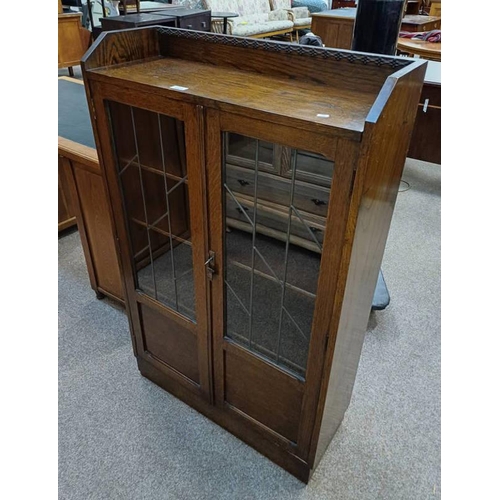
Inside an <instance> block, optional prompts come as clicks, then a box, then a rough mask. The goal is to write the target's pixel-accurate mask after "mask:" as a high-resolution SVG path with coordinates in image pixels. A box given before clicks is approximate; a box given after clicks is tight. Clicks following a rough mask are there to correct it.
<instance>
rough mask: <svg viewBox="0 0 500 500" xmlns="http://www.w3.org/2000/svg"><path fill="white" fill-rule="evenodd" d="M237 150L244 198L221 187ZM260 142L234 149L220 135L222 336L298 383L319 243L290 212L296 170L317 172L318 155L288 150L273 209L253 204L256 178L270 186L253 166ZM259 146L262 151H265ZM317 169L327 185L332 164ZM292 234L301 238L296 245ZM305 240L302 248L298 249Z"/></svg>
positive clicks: (229, 137) (305, 218)
mask: <svg viewBox="0 0 500 500" xmlns="http://www.w3.org/2000/svg"><path fill="white" fill-rule="evenodd" d="M238 142H239V143H241V144H244V151H243V150H242V154H243V155H244V156H245V157H246V158H248V155H249V151H250V149H251V150H252V154H253V159H254V161H253V165H252V167H251V171H252V177H248V176H247V177H246V179H247V181H246V182H245V184H244V193H243V192H242V190H239V189H238V183H233V184H232V185H231V186H232V187H230V186H229V185H228V182H227V179H228V176H227V173H228V171H230V169H232V168H234V167H233V165H232V164H231V161H234V158H235V156H236V155H237V151H236V150H235V149H236V148H235V144H237V143H238ZM260 142H261V141H258V140H256V139H250V138H245V140H244V141H242V140H240V141H235V139H234V134H225V135H224V151H225V154H224V162H223V171H224V176H223V179H224V182H223V190H224V195H223V199H224V203H225V207H224V209H225V211H224V213H225V223H226V233H225V266H224V273H225V275H224V283H225V319H226V336H227V337H229V338H231V339H232V340H233V341H235V342H237V343H238V344H240V345H242V346H244V347H245V348H247V349H249V350H250V351H251V352H253V353H255V354H256V355H258V356H261V357H264V358H266V359H267V360H269V361H272V362H273V363H275V364H277V365H278V366H280V367H282V368H284V369H285V370H287V371H289V372H292V373H293V374H294V375H295V376H297V377H299V378H303V377H304V376H305V371H306V364H307V356H308V352H309V341H310V334H311V327H312V321H313V315H314V306H315V299H316V288H317V281H318V275H319V265H320V260H321V252H322V240H321V238H319V237H318V232H317V230H316V228H315V227H312V226H311V221H310V216H309V215H308V214H307V213H305V212H304V210H300V209H298V208H297V207H296V206H295V201H296V196H297V194H296V186H297V172H298V171H299V169H298V165H301V166H302V168H306V167H305V166H306V164H307V162H308V161H315V162H316V164H317V163H318V155H315V154H312V153H308V152H306V151H301V150H300V151H299V150H293V149H292V150H291V154H290V155H289V156H290V164H289V165H283V166H281V171H282V172H283V173H285V172H290V178H289V180H287V181H282V180H281V179H280V182H281V184H280V186H281V187H280V189H281V190H282V189H283V188H282V186H283V182H285V183H286V184H285V185H287V186H288V192H287V198H286V204H285V205H283V196H281V197H280V203H281V204H280V205H279V206H277V204H275V203H273V202H272V201H269V200H263V199H262V198H261V197H259V184H262V182H263V178H264V177H262V176H267V177H266V179H267V182H269V174H268V173H263V171H262V170H263V165H265V164H264V163H263V162H262V160H261V158H260V155H261V154H262V151H263V147H262V144H260ZM250 145H251V147H250ZM265 145H266V148H267V147H268V145H269V143H266V144H265ZM281 147H282V146H281ZM308 159H309V160H308ZM321 161H322V162H324V164H325V168H324V172H323V174H324V175H325V176H327V177H329V178H330V179H331V176H332V173H333V162H329V161H328V160H326V159H324V158H323V157H322V158H321ZM264 168H265V167H264ZM314 168H317V166H314ZM276 174H277V175H280V173H279V172H276ZM248 179H253V180H252V181H250V180H248ZM318 219H320V218H318V217H316V218H315V221H316V222H317V221H318ZM296 234H300V235H301V238H296ZM304 235H305V237H304ZM306 239H307V242H308V244H307V245H304V244H300V242H301V241H305V240H306ZM320 240H321V241H320ZM305 246H306V247H308V248H304V247H305Z"/></svg>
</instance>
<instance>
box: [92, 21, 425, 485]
mask: <svg viewBox="0 0 500 500" xmlns="http://www.w3.org/2000/svg"><path fill="white" fill-rule="evenodd" d="M130 33H132V34H130V35H129V34H126V33H119V34H116V35H113V34H111V35H110V36H109V38H104V37H103V38H101V39H100V41H98V43H97V44H96V46H97V48H94V49H93V51H91V53H89V54H88V55H87V59H86V61H85V64H84V65H83V74H84V79H85V82H86V85H87V91H88V99H89V106H90V107H91V109H92V110H93V111H94V113H92V118H93V124H94V127H95V131H96V133H97V143H98V149H99V157H100V160H101V162H102V164H103V166H104V180H105V185H106V189H107V192H108V195H109V198H110V200H111V206H112V213H113V219H114V223H115V226H116V231H117V237H118V240H119V250H120V256H121V261H122V271H123V276H124V280H125V285H126V302H127V310H128V315H129V321H130V326H131V334H132V339H133V343H134V348H135V353H136V355H137V360H138V365H139V369H140V371H141V373H142V374H143V375H144V376H146V377H148V378H149V379H151V380H153V381H154V382H156V383H157V384H159V385H160V386H162V387H163V388H165V389H167V390H168V391H170V392H171V393H172V394H174V395H175V396H177V397H179V398H181V399H182V400H183V401H185V402H187V403H188V404H190V405H191V406H193V407H194V408H196V409H197V410H199V411H201V412H202V413H203V414H205V415H207V416H208V417H209V418H211V419H213V420H215V421H216V422H218V423H219V424H220V425H222V426H223V427H225V428H226V429H228V430H229V431H230V432H232V433H234V434H236V435H237V436H239V437H240V438H241V439H243V440H244V441H245V442H247V443H249V444H250V445H251V446H253V447H255V448H256V449H258V450H259V451H260V452H262V453H263V454H264V455H265V456H267V457H269V458H270V459H272V460H273V461H275V462H276V463H278V464H279V465H281V466H282V467H284V468H286V470H288V471H289V472H291V473H292V474H294V475H295V476H297V477H298V478H299V479H300V480H302V481H305V482H307V481H308V480H309V477H310V474H311V471H312V470H314V467H315V466H316V465H317V463H318V462H319V459H320V458H321V456H322V454H323V453H324V451H325V449H326V447H327V446H328V443H329V442H330V440H331V438H332V437H333V435H334V433H335V430H336V428H337V427H338V425H339V423H340V421H341V419H342V416H343V414H344V412H345V409H346V408H347V406H348V404H349V400H350V397H351V393H352V387H353V384H354V380H355V376H356V370H357V363H358V361H359V355H360V352H361V346H362V341H363V337H364V331H365V329H366V323H367V319H368V315H369V312H370V310H371V300H372V296H373V290H374V287H375V282H376V277H377V275H378V271H379V269H380V262H381V260H382V256H383V251H384V246H385V241H386V238H387V233H388V229H389V225H390V220H391V216H392V211H393V207H394V202H395V197H396V194H397V187H398V182H399V178H400V176H401V171H402V168H403V164H404V159H405V156H406V152H407V150H408V144H409V138H410V134H411V129H412V126H413V121H414V118H415V113H416V109H417V104H418V96H419V94H420V90H421V85H422V81H423V76H424V70H425V63H422V62H419V61H411V60H404V61H403V60H402V59H400V58H391V57H387V56H373V55H363V54H354V53H346V52H342V51H331V50H328V49H314V50H309V49H307V48H305V49H304V48H302V47H299V46H296V47H292V46H288V45H287V44H276V43H274V42H256V41H254V40H252V41H247V40H244V39H238V38H237V37H226V36H223V35H212V34H204V33H202V34H200V33H197V32H186V31H183V30H171V29H169V28H144V29H141V30H136V31H131V32H130ZM141 41H142V42H143V47H132V46H131V45H132V42H134V43H135V42H137V43H141ZM127 51H128V52H129V55H127ZM110 53H111V54H110ZM113 54H114V55H113ZM141 54H142V56H141ZM173 85H178V86H182V87H186V88H185V89H180V90H175V89H172V88H170V87H171V86H173ZM110 101H114V102H117V103H122V104H124V105H127V106H133V107H134V109H137V108H141V109H142V110H148V111H151V112H153V113H155V115H154V116H156V113H163V114H165V115H167V116H170V117H173V118H175V119H177V120H179V121H180V122H182V123H184V134H180V135H183V137H184V141H185V142H184V144H185V147H186V153H187V160H186V165H185V168H186V169H187V173H188V184H187V186H188V188H189V196H186V197H184V198H183V200H182V201H179V205H178V208H177V210H180V212H181V213H184V214H185V218H184V219H183V220H184V221H185V222H187V220H188V218H187V212H189V231H188V226H187V225H186V231H185V233H189V235H190V237H191V242H192V250H193V270H194V280H195V290H196V292H195V301H196V322H193V321H188V320H187V319H186V318H185V317H184V316H182V315H181V314H180V313H177V312H175V311H173V310H170V309H169V308H168V307H166V306H165V304H163V303H161V302H160V301H159V300H155V299H154V298H152V297H149V296H148V295H147V294H146V293H145V292H141V291H140V290H137V289H136V283H135V271H136V269H135V267H136V266H137V263H136V262H135V260H134V255H135V251H136V250H137V248H134V246H133V245H132V243H131V237H133V231H134V230H131V229H130V224H129V221H127V216H126V213H125V212H124V205H125V206H126V205H127V203H131V204H132V205H134V204H135V203H137V201H134V200H135V198H137V193H135V194H134V191H133V189H134V186H135V184H136V182H132V181H130V186H129V190H130V192H131V195H130V199H129V200H127V197H126V196H125V194H124V193H122V192H121V190H120V182H119V178H118V174H117V169H116V162H117V161H118V162H120V161H121V159H120V158H119V157H118V158H117V157H116V155H115V153H114V146H116V145H118V144H120V142H122V143H124V144H125V146H123V147H122V148H121V150H122V151H123V156H124V157H126V158H127V157H129V156H130V154H131V151H129V150H127V146H126V144H129V143H130V142H131V141H132V139H133V141H134V142H136V143H137V137H138V136H140V135H141V133H139V134H137V133H136V134H135V137H132V136H131V133H130V127H129V126H128V125H127V120H126V118H125V115H124V117H123V120H119V121H120V123H121V125H118V126H117V127H115V128H116V130H118V131H119V135H120V136H121V138H116V137H115V138H113V134H112V131H111V126H110V120H109V119H110V116H109V114H108V111H109V109H110V106H111V107H112V105H110V104H109V102H110ZM326 109H328V110H329V111H328V112H327V113H326V114H328V115H329V116H327V117H321V116H318V114H322V113H324V112H325V110H326ZM145 113H146V111H145ZM138 114H139V115H140V114H141V113H140V112H139V113H138ZM146 115H147V113H146ZM117 116H118V115H117ZM111 120H113V117H112V116H111ZM142 124H143V125H142V128H141V131H142V133H143V134H145V135H146V137H147V139H139V142H141V141H143V140H144V141H145V142H144V144H145V146H144V147H145V153H144V154H143V155H142V156H143V159H144V161H145V162H146V164H145V165H142V166H141V167H140V169H142V170H145V171H146V172H148V175H150V177H149V178H150V180H149V181H147V182H149V183H150V185H148V191H149V190H151V192H152V193H153V194H152V195H151V197H150V198H149V199H148V201H145V202H144V203H145V205H146V206H147V205H148V204H151V212H152V213H158V214H160V213H161V211H162V210H160V208H161V203H162V202H161V200H160V199H159V197H157V196H156V195H155V194H154V186H155V183H156V182H157V179H158V178H159V175H158V172H159V169H158V164H157V163H155V161H156V160H155V158H156V159H157V157H158V151H157V147H156V146H155V142H159V137H156V136H155V132H154V127H152V126H150V124H148V121H147V120H146V119H145V120H143V121H142ZM116 130H115V132H116ZM225 133H234V134H239V135H241V136H244V137H247V138H255V139H259V140H261V141H265V142H268V143H272V144H275V146H269V147H270V148H272V151H267V153H266V158H267V159H266V161H267V163H265V164H263V170H262V172H261V173H260V174H259V175H260V177H259V179H268V178H270V176H276V178H279V182H280V184H279V185H280V186H283V191H286V188H287V186H289V183H290V175H291V158H292V154H291V151H292V149H293V148H297V149H299V150H302V151H309V152H311V153H314V154H320V155H323V156H324V157H325V158H326V159H327V160H329V161H331V162H334V168H333V178H332V180H331V184H328V182H327V181H326V179H328V176H329V175H332V174H331V172H332V169H331V167H330V170H329V173H327V172H322V171H321V168H319V167H314V168H313V169H312V171H310V172H308V173H307V176H306V177H305V178H306V179H307V182H309V181H312V182H315V180H317V179H321V183H318V184H317V185H316V187H315V188H313V185H312V184H311V185H309V184H307V182H304V181H303V180H302V179H300V180H298V181H297V183H298V184H297V185H298V186H299V189H298V194H299V199H298V203H299V205H300V207H299V209H300V210H302V211H303V213H304V220H308V221H309V220H310V221H311V224H313V225H314V226H315V229H317V230H319V231H321V241H322V244H323V245H322V248H323V249H322V259H321V263H320V269H319V281H318V284H317V286H315V291H316V294H315V295H316V298H315V304H314V314H313V315H312V327H310V340H309V345H308V349H309V350H308V358H307V367H306V370H305V376H304V371H302V372H301V373H298V372H297V373H296V372H294V371H293V367H292V368H291V367H290V366H291V365H290V366H285V365H283V364H278V362H279V356H278V357H277V358H273V357H270V356H268V354H267V351H266V350H265V349H263V350H260V351H259V350H254V351H252V349H250V348H249V346H248V345H247V344H245V343H244V342H240V343H239V342H238V341H237V340H236V338H229V333H228V332H227V329H226V324H225V314H226V313H225V307H226V306H225V305H224V304H225V293H226V288H225V278H224V276H225V265H226V264H225V255H224V252H225V246H224V245H225V237H226V236H225V235H226V230H227V227H228V226H231V224H232V225H233V226H232V227H237V228H239V229H243V230H248V229H249V228H246V229H245V227H243V225H244V224H247V225H249V223H248V221H246V222H245V221H244V220H243V219H241V218H239V217H238V215H237V213H238V211H237V208H240V207H238V206H237V205H236V206H235V207H234V209H235V211H234V213H233V212H231V210H232V209H231V206H230V205H229V204H228V208H227V210H228V211H227V212H226V213H224V208H223V207H224V200H225V188H223V182H224V181H225V180H223V177H222V171H221V170H222V168H221V167H222V165H223V161H222V159H223V153H225V152H224V151H223V137H224V134H225ZM175 135H176V133H175V132H174V129H172V130H171V131H170V133H169V136H170V137H175ZM177 144H179V143H178V142H177ZM182 147H183V146H182ZM182 147H181V146H179V148H182ZM118 149H120V148H118ZM268 149H269V148H268ZM270 155H271V156H270ZM118 156H119V155H118ZM174 156H175V155H174ZM271 157H272V160H270V159H269V158H271ZM231 158H232V159H234V160H236V161H235V163H234V165H233V166H232V167H230V168H229V172H230V175H229V182H230V183H231V185H232V186H233V188H234V190H235V193H236V194H235V196H237V197H238V198H237V199H238V200H239V201H240V205H241V206H246V207H247V208H248V210H249V211H250V210H252V209H253V207H255V204H257V208H258V209H260V210H261V213H262V214H265V215H266V217H263V218H262V219H261V220H260V221H257V224H256V228H257V231H258V232H262V233H263V234H266V235H268V236H269V237H274V238H276V239H278V240H279V239H280V236H279V235H283V234H286V231H285V229H286V228H285V224H284V222H285V221H286V210H285V209H284V206H285V198H284V196H283V193H281V192H280V191H279V190H278V191H277V192H276V193H274V194H273V193H272V188H271V187H270V185H267V184H266V183H264V184H263V185H264V191H263V193H264V197H263V198H260V199H257V200H256V201H255V202H254V204H253V205H252V197H253V196H255V191H254V193H253V194H252V193H251V192H247V191H245V189H244V187H245V185H246V184H245V182H248V183H249V184H250V182H251V180H250V178H248V179H247V178H245V179H241V180H242V181H245V182H243V183H238V184H234V182H233V181H234V179H233V177H234V176H233V177H232V174H234V175H235V176H236V177H235V178H236V182H237V181H238V178H237V176H238V175H241V176H244V175H245V169H251V168H252V165H251V163H250V162H249V161H245V158H240V159H238V158H239V157H238V155H237V153H235V152H233V153H232V155H231ZM231 161H232V160H231ZM141 164H142V162H141ZM330 165H331V164H330ZM134 168H136V166H134ZM137 168H139V167H138V166H137ZM176 168H181V169H182V168H184V166H182V165H181V164H176ZM318 168H319V171H318ZM141 182H142V181H141ZM233 184H234V185H233ZM238 185H239V186H240V188H238ZM312 193H314V194H315V195H317V196H316V197H315V199H318V200H319V199H320V196H319V195H320V194H321V195H322V196H323V197H327V199H326V200H324V203H323V204H322V203H319V204H318V205H316V204H315V207H314V209H311V212H307V207H306V205H307V203H306V202H307V199H308V197H310V196H312ZM300 196H302V199H301V198H300ZM134 197H135V198H134ZM182 206H184V207H188V208H185V209H184V212H183V211H182V210H181V208H180V207H182ZM318 207H319V208H318ZM242 210H243V209H242ZM155 211H157V212H155ZM228 216H229V218H227V217H228ZM181 219H182V218H181ZM132 222H134V223H138V226H139V227H141V228H143V229H144V228H146V227H147V225H148V221H147V220H145V218H143V219H141V217H140V213H139V211H138V212H137V213H136V214H135V215H134V217H133V220H132ZM290 227H291V228H294V226H293V224H291V226H290ZM151 230H153V229H151ZM153 231H154V232H157V233H158V234H163V235H165V234H166V233H167V229H166V228H165V227H160V228H154V230H153ZM290 231H291V233H290V234H291V238H290V239H291V241H292V242H297V240H293V239H292V237H295V238H298V236H296V235H294V234H292V233H293V231H297V232H299V229H298V228H294V229H293V231H292V229H290ZM183 234H184V233H183ZM281 237H282V236H281ZM301 238H302V240H304V241H305V237H301ZM163 248H164V247H161V248H158V249H155V250H154V251H155V252H161V251H163ZM306 248H307V246H306ZM166 250H168V248H167V249H166ZM316 251H319V249H318V248H317V249H316ZM209 257H211V258H210V259H209ZM240 264H242V266H240V269H243V267H244V263H240ZM247 267H248V266H247ZM257 272H258V273H260V275H259V276H261V275H263V274H265V273H262V271H261V270H257ZM268 279H269V277H268ZM271 279H272V278H271ZM307 293H308V294H309V295H307V297H308V299H310V298H311V297H313V298H314V294H313V293H312V292H311V291H309V292H307ZM311 314H312V312H311ZM145 318H146V320H145ZM306 338H307V337H306ZM306 342H307V340H306ZM249 345H250V346H252V344H251V342H250V343H249ZM266 349H267V347H266ZM276 360H277V361H278V362H277V361H276ZM198 381H199V383H198Z"/></svg>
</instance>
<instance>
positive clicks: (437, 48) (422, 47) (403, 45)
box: [398, 38, 441, 61]
mask: <svg viewBox="0 0 500 500" xmlns="http://www.w3.org/2000/svg"><path fill="white" fill-rule="evenodd" d="M398 49H399V50H401V51H403V52H409V53H410V54H414V55H419V56H420V57H423V58H424V59H433V60H435V61H440V60H441V42H438V43H432V42H426V41H424V40H419V39H415V38H398Z"/></svg>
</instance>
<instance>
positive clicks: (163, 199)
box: [95, 84, 211, 400]
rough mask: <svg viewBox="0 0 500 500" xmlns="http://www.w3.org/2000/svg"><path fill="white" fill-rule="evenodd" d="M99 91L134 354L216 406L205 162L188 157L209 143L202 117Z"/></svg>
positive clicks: (175, 105) (186, 108) (170, 104)
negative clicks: (205, 139) (211, 354)
mask: <svg viewBox="0 0 500 500" xmlns="http://www.w3.org/2000/svg"><path fill="white" fill-rule="evenodd" d="M95 90H96V93H97V94H98V95H99V99H98V100H97V101H95V107H96V111H97V113H96V115H97V116H98V121H99V119H101V120H102V122H103V123H102V125H101V124H100V126H99V127H98V133H99V136H100V137H99V138H100V141H101V143H102V144H103V148H102V150H103V151H102V152H103V155H104V156H105V158H104V165H105V175H106V178H107V182H108V185H109V191H110V197H111V202H112V205H113V211H114V214H115V219H116V221H117V231H118V237H119V240H120V252H121V254H122V256H123V261H124V262H123V267H124V278H125V284H126V291H127V308H128V313H129V316H130V320H131V325H132V330H133V335H134V339H135V346H136V353H137V355H138V356H140V357H142V358H144V359H145V360H147V361H148V362H149V363H151V364H152V365H154V366H155V368H157V369H159V370H160V371H162V372H163V373H164V374H165V375H166V376H168V377H170V378H171V379H172V380H175V381H176V382H179V383H181V384H183V386H184V387H186V388H187V389H188V390H190V391H192V392H195V393H197V394H198V395H201V396H202V397H203V398H204V399H208V400H209V399H211V394H210V374H209V353H208V334H209V332H208V317H207V315H208V310H207V284H206V273H205V266H204V262H205V260H206V254H207V249H206V239H207V236H206V229H205V220H206V219H207V217H206V215H205V212H206V207H205V206H204V204H203V200H204V195H203V191H204V181H203V174H202V173H201V170H202V165H203V163H202V162H203V158H202V156H201V155H200V154H199V150H198V149H197V148H196V147H189V148H188V147H186V144H187V143H188V144H199V143H202V139H200V114H199V110H198V108H196V107H195V106H191V105H184V104H180V103H179V102H176V101H169V100H165V99H163V98H159V97H158V96H155V95H147V94H141V96H140V97H139V98H137V96H133V95H132V94H131V93H129V92H126V91H123V89H120V88H117V87H115V86H113V85H102V86H101V85H100V84H97V85H96V89H95ZM132 101H133V102H132ZM103 117H104V118H103ZM107 145H110V146H109V147H108V146H107Z"/></svg>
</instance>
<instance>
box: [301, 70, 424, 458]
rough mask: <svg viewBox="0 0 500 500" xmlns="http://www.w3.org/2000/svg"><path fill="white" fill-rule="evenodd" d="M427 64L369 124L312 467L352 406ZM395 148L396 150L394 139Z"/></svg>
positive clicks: (382, 100) (401, 80)
mask: <svg viewBox="0 0 500 500" xmlns="http://www.w3.org/2000/svg"><path fill="white" fill-rule="evenodd" d="M425 67H426V64H425V63H421V64H420V65H419V66H418V67H417V68H416V69H415V70H413V71H411V72H409V71H407V70H402V71H400V72H399V73H397V74H395V75H393V76H392V77H390V78H389V79H388V81H387V82H386V84H385V86H384V88H383V89H382V92H381V94H380V96H379V102H378V103H377V106H376V108H375V109H374V112H373V114H372V115H371V117H370V118H369V121H368V122H367V126H366V131H365V134H364V137H363V142H362V145H361V152H360V159H359V163H358V170H357V174H356V179H355V183H354V186H353V193H352V198H351V200H350V207H349V220H348V225H347V230H346V245H345V247H344V250H343V255H342V262H341V264H340V266H339V268H340V270H341V272H342V274H343V277H342V284H341V287H340V289H339V293H338V294H337V296H336V299H335V309H334V314H333V316H332V318H331V321H332V324H331V327H332V330H333V332H335V335H334V336H331V338H330V339H329V342H328V346H327V359H326V363H325V366H324V367H323V370H324V375H323V377H322V381H321V385H322V387H321V393H320V398H319V403H318V413H317V421H316V426H315V429H314V432H313V436H312V442H311V450H310V453H311V455H310V459H311V460H312V459H313V457H315V458H314V464H315V465H317V463H318V462H319V460H320V459H321V457H322V456H323V454H324V452H325V451H326V448H327V446H328V444H329V443H330V441H331V439H332V437H333V435H334V434H335V432H336V430H337V428H338V426H339V425H340V423H341V421H342V418H343V416H344V413H345V411H346V409H347V407H348V405H349V402H350V399H351V394H352V390H353V386H354V381H355V374H356V371H357V366H358V363H359V358H360V355H361V348H362V346H363V340H364V336H365V331H366V327H367V324H368V317H369V314H370V311H371V303H372V299H373V294H374V291H375V285H376V283H377V277H378V273H379V270H380V265H381V262H382V257H383V254H384V248H385V243H386V240H387V235H388V232H389V226H390V223H391V219H392V213H393V210H394V205H395V202H396V196H397V193H398V188H399V181H400V179H401V174H402V171H403V167H404V163H405V158H406V154H407V151H408V146H409V141H410V136H411V131H412V128H413V123H414V120H415V114H416V110H417V104H418V98H419V95H420V92H421V89H422V83H423V78H424V75H425ZM395 134H397V135H398V141H397V142H394V141H393V138H394V135H395Z"/></svg>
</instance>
